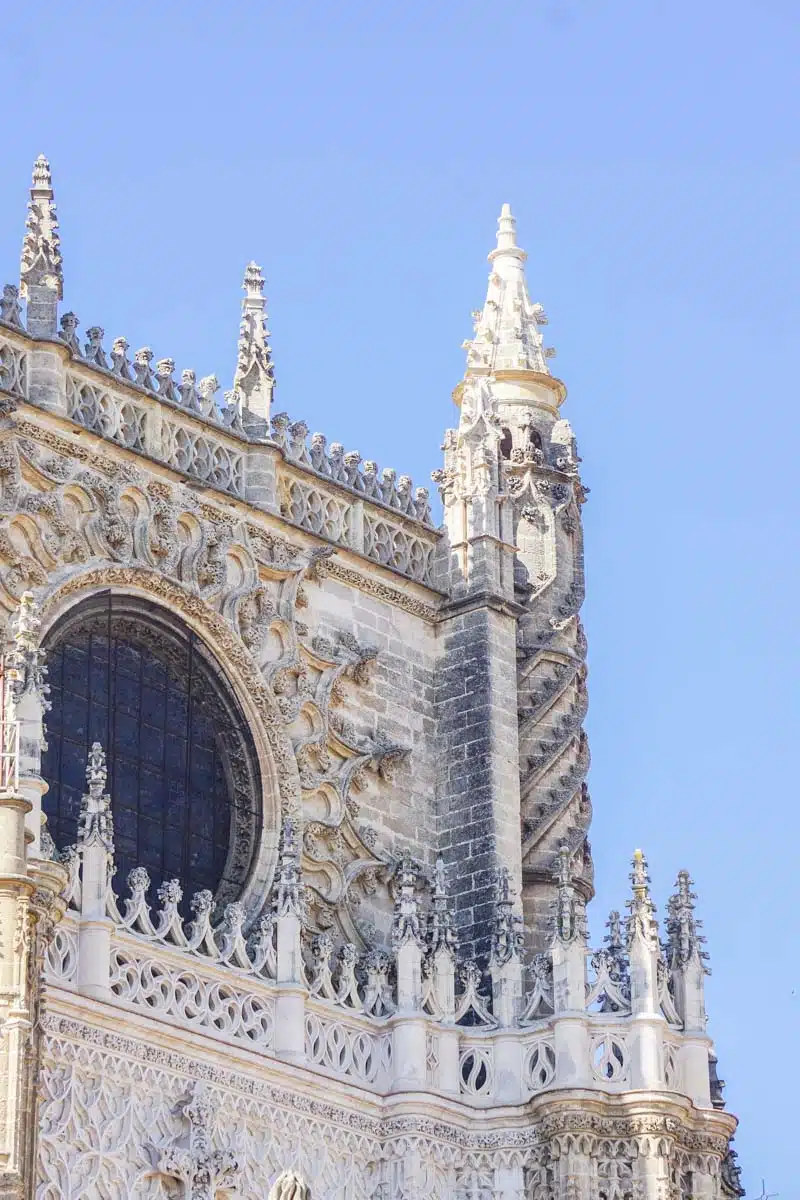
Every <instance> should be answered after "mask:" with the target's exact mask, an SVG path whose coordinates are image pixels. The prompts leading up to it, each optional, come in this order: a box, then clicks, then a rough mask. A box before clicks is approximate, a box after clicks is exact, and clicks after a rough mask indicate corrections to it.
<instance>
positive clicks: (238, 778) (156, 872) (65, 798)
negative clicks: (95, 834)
mask: <svg viewBox="0 0 800 1200" xmlns="http://www.w3.org/2000/svg"><path fill="white" fill-rule="evenodd" d="M45 650H46V654H47V664H48V681H49V683H50V687H51V697H50V698H51V701H52V710H51V712H50V713H49V714H48V718H47V743H48V748H47V750H46V752H45V753H44V755H43V759H42V774H43V776H44V778H45V780H46V781H47V783H48V785H49V791H48V792H47V793H46V795H45V796H44V799H43V807H44V810H45V812H46V814H47V818H48V825H49V829H50V832H51V834H52V836H53V838H54V839H55V842H56V845H58V846H64V845H66V844H69V843H71V842H74V841H75V839H76V833H77V825H78V815H79V813H80V805H81V797H82V795H83V793H84V792H85V790H86V778H85V771H86V759H87V755H88V751H89V747H90V746H91V744H92V742H94V741H98V742H100V744H101V745H102V746H103V749H104V750H105V751H106V755H107V764H108V773H109V777H108V790H109V793H110V795H111V802H112V813H113V817H114V843H115V864H116V869H117V879H118V881H119V883H122V882H123V881H124V880H126V879H127V875H128V872H129V871H130V870H131V869H132V868H133V867H135V866H143V867H146V868H147V871H148V872H149V874H150V878H151V881H152V892H153V896H154V895H155V891H156V889H157V888H158V886H159V885H160V884H161V883H162V882H164V881H165V880H167V879H179V880H180V883H181V886H182V888H183V893H184V901H183V906H184V910H186V909H187V908H188V903H189V900H190V898H191V896H192V895H193V894H194V893H195V892H197V891H201V890H203V889H208V890H209V891H211V892H212V893H213V894H214V895H215V897H216V899H217V901H218V902H219V903H221V904H224V903H227V902H229V901H230V900H235V899H238V897H239V896H240V895H241V893H242V890H243V887H244V884H245V882H246V880H247V877H248V874H249V872H250V869H251V867H252V865H253V862H254V859H255V856H256V854H257V850H258V843H259V835H260V831H261V803H260V797H261V783H260V775H259V769H258V763H257V757H256V752H255V748H254V746H253V741H252V737H251V735H250V731H249V728H248V725H247V721H246V719H245V717H244V714H243V713H242V710H241V707H240V705H239V703H238V701H237V699H236V696H235V695H234V693H233V690H232V688H231V687H230V684H229V683H228V681H227V680H226V678H225V677H224V675H223V673H222V671H221V669H220V667H219V665H218V664H217V662H216V661H215V659H214V658H213V656H212V655H211V653H210V652H209V650H208V648H207V647H206V646H205V644H204V643H203V642H202V640H201V639H200V638H199V637H198V636H197V635H196V634H195V633H194V632H193V631H192V630H190V629H189V628H188V627H187V626H186V625H184V624H183V622H182V621H180V620H179V619H178V618H177V617H176V616H175V615H174V614H172V613H170V612H169V611H167V610H166V609H164V608H161V607H160V606H158V605H154V604H151V603H148V602H147V601H144V600H142V599H138V598H135V597H132V596H126V595H117V594H112V593H111V592H106V593H103V594H102V595H96V596H92V597H91V598H89V599H88V600H85V601H84V602H83V603H81V604H79V605H77V606H76V607H75V608H73V609H71V610H70V611H69V612H68V613H67V614H66V615H65V616H64V617H63V618H62V620H61V621H59V622H58V623H57V624H56V625H55V626H54V628H53V629H52V630H51V631H50V633H49V634H48V636H47V638H46V640H45ZM119 883H118V886H119ZM151 898H153V897H151Z"/></svg>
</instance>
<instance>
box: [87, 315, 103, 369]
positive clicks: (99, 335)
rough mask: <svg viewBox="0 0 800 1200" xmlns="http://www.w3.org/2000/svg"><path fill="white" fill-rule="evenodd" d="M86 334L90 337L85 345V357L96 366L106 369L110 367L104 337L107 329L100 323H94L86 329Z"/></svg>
mask: <svg viewBox="0 0 800 1200" xmlns="http://www.w3.org/2000/svg"><path fill="white" fill-rule="evenodd" d="M86 336H87V338H88V339H89V340H88V341H87V342H86V343H85V344H84V347H83V357H84V358H85V359H86V361H87V362H90V363H93V364H94V366H96V367H102V368H103V370H104V371H107V370H108V369H109V366H108V359H107V358H106V352H105V350H104V349H103V338H104V337H105V330H104V329H102V328H101V327H100V326H99V325H92V327H91V329H87V330H86Z"/></svg>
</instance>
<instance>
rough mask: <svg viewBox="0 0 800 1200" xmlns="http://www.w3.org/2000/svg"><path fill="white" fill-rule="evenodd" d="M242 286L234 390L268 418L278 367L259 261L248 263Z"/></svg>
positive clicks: (254, 409)
mask: <svg viewBox="0 0 800 1200" xmlns="http://www.w3.org/2000/svg"><path fill="white" fill-rule="evenodd" d="M242 287H243V288H244V292H245V297H244V300H243V301H242V320H241V324H240V326H239V348H238V354H237V359H236V374H235V375H234V377H233V390H234V391H235V392H237V393H239V395H240V396H241V398H242V405H243V407H244V408H245V409H248V410H249V411H250V412H252V413H254V414H255V415H256V416H259V417H263V418H264V419H265V420H267V421H268V420H269V410H270V405H271V404H272V394H273V392H274V390H275V371H274V368H273V365H272V352H271V350H270V346H269V330H268V328H267V311H266V308H267V304H266V300H265V299H264V276H263V275H262V273H261V268H260V267H259V266H258V264H257V263H254V262H251V263H248V265H247V267H246V269H245V273H244V283H243V284H242Z"/></svg>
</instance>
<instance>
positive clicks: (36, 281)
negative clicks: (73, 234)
mask: <svg viewBox="0 0 800 1200" xmlns="http://www.w3.org/2000/svg"><path fill="white" fill-rule="evenodd" d="M39 286H41V287H47V288H49V289H50V290H51V291H54V292H55V293H56V295H57V297H58V299H59V300H60V299H61V298H62V295H63V290H64V275H63V271H62V264H61V239H60V236H59V232H58V217H57V216H56V204H55V193H54V192H53V180H52V176H51V174H50V163H49V162H48V161H47V159H46V158H45V156H44V155H43V154H40V155H39V157H38V158H37V159H36V162H35V163H34V164H33V179H32V182H31V198H30V200H29V201H28V219H27V221H26V222H25V237H24V238H23V242H22V256H21V259H20V294H21V295H22V296H23V297H25V298H30V290H29V289H30V288H31V287H39Z"/></svg>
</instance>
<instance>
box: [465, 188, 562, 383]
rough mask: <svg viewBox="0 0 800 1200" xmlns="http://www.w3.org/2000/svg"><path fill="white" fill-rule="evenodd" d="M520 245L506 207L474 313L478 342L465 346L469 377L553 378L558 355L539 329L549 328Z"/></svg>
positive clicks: (503, 208)
mask: <svg viewBox="0 0 800 1200" xmlns="http://www.w3.org/2000/svg"><path fill="white" fill-rule="evenodd" d="M527 257H528V255H527V254H526V252H525V251H524V250H523V249H522V248H521V247H520V246H519V245H517V223H516V220H515V218H514V216H513V214H512V212H511V207H510V205H508V204H504V205H503V207H502V210H501V212H500V216H499V218H498V222H497V246H496V248H495V249H494V250H492V252H491V253H490V255H489V262H490V263H491V267H492V271H491V274H490V276H489V286H488V289H487V293H486V302H485V304H484V306H483V308H482V309H480V310H478V311H477V312H475V313H473V320H474V322H475V332H474V336H473V337H472V338H471V339H469V340H467V341H466V342H464V349H465V350H466V351H467V377H469V376H470V374H473V373H475V374H483V375H486V374H495V373H496V372H498V371H513V372H520V371H523V372H535V373H536V374H538V375H549V374H550V368H549V367H548V365H547V360H548V359H549V358H552V357H553V355H554V353H555V351H553V350H551V349H548V348H546V347H545V345H544V339H543V337H542V334H541V333H540V327H541V326H543V325H546V324H547V317H546V316H545V312H544V309H543V308H542V306H541V304H534V303H533V302H532V301H531V298H530V296H529V294H528V285H527V282H526V279H525V261H526V259H527Z"/></svg>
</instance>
